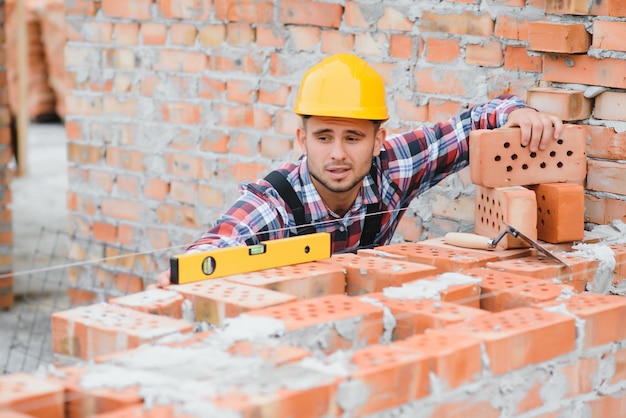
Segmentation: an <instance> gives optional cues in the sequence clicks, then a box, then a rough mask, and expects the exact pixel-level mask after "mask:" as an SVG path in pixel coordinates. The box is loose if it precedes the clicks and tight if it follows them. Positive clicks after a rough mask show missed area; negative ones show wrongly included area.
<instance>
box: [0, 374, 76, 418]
mask: <svg viewBox="0 0 626 418" xmlns="http://www.w3.org/2000/svg"><path fill="white" fill-rule="evenodd" d="M63 402H64V398H63V385H61V384H59V383H58V382H55V381H53V380H51V379H45V378H40V377H36V376H34V375H30V374H26V373H13V374H6V375H2V376H0V410H2V411H7V413H8V412H9V411H14V412H16V413H18V412H19V413H24V414H27V416H32V417H38V418H63V417H64V416H65V414H64V408H63ZM3 416H4V414H3Z"/></svg>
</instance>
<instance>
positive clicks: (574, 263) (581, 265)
mask: <svg viewBox="0 0 626 418" xmlns="http://www.w3.org/2000/svg"><path fill="white" fill-rule="evenodd" d="M559 257H560V258H562V259H563V260H565V261H566V262H567V264H568V265H569V267H567V266H564V265H563V264H560V263H558V262H557V261H553V260H552V259H549V258H547V257H545V256H543V255H533V256H529V257H522V258H518V259H516V260H503V261H496V262H490V263H487V267H488V268H491V269H495V270H501V271H506V272H510V273H516V274H520V275H523V276H530V277H534V278H537V279H546V280H551V281H552V282H554V283H562V284H567V285H569V286H571V287H573V288H574V290H575V291H576V292H583V291H585V290H586V288H587V283H589V282H593V279H594V276H595V274H596V271H597V269H598V261H597V260H593V259H586V258H581V257H576V256H574V255H571V254H569V253H561V254H559Z"/></svg>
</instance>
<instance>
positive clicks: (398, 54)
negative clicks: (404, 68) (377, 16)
mask: <svg viewBox="0 0 626 418" xmlns="http://www.w3.org/2000/svg"><path fill="white" fill-rule="evenodd" d="M389 55H391V56H392V57H394V58H400V59H411V58H413V36H409V35H401V34H396V33H392V34H391V35H390V37H389Z"/></svg>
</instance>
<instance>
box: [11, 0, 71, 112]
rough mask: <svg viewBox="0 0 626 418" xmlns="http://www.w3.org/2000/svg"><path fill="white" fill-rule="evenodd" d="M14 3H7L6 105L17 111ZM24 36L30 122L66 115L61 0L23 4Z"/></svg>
mask: <svg viewBox="0 0 626 418" xmlns="http://www.w3.org/2000/svg"><path fill="white" fill-rule="evenodd" d="M15 2H16V0H7V1H6V29H7V30H6V38H7V44H8V45H10V47H9V48H8V50H7V76H8V87H9V104H10V109H11V112H12V114H13V115H17V113H18V110H19V107H20V105H19V100H20V99H19V88H18V84H19V81H18V80H19V73H18V50H17V45H18V42H17V33H18V30H17V25H18V20H17V7H16V3H15ZM24 9H25V13H26V16H25V18H26V22H25V24H26V35H27V40H26V43H27V46H26V47H27V57H28V58H27V60H28V61H27V68H28V74H27V77H28V86H27V101H28V102H27V105H26V111H27V115H28V118H29V119H30V120H35V121H37V120H41V121H46V120H50V119H51V118H53V117H54V115H57V116H61V117H63V116H64V114H65V91H66V86H65V64H64V60H63V55H64V48H65V24H64V17H65V7H64V4H63V1H62V0H27V1H24Z"/></svg>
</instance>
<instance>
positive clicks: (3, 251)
mask: <svg viewBox="0 0 626 418" xmlns="http://www.w3.org/2000/svg"><path fill="white" fill-rule="evenodd" d="M4 8H5V4H4V1H2V0H0V33H4V28H5V26H4V17H5V14H4ZM6 65H7V63H6V45H5V39H4V36H2V38H1V40H0V310H2V309H7V308H10V307H12V306H13V299H14V298H13V276H12V265H13V227H12V224H11V209H10V205H11V188H10V187H9V186H10V181H11V178H12V174H13V171H12V169H11V168H10V167H9V163H10V162H11V159H12V158H13V151H12V148H11V128H10V124H11V114H10V112H9V102H8V89H7V69H6Z"/></svg>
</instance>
